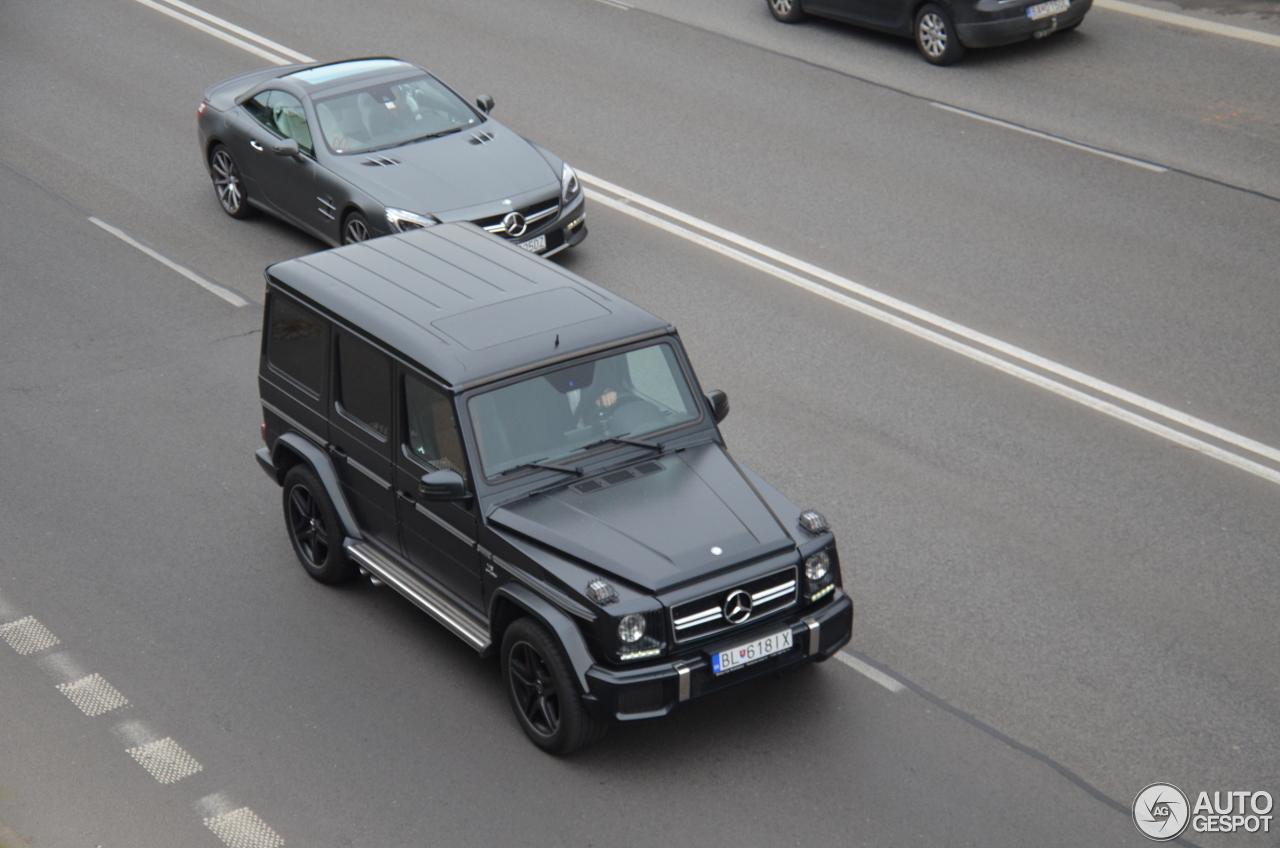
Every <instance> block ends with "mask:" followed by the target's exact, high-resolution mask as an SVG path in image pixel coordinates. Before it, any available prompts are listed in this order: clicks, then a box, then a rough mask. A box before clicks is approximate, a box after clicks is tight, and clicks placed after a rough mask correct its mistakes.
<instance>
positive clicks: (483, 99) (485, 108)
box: [476, 94, 493, 115]
mask: <svg viewBox="0 0 1280 848" xmlns="http://www.w3.org/2000/svg"><path fill="white" fill-rule="evenodd" d="M476 107H477V108H479V110H480V111H481V112H484V113H485V114H486V115H487V114H489V113H490V112H492V111H493V98H492V97H490V96H489V95H487V94H482V95H480V96H479V97H477V98H476Z"/></svg>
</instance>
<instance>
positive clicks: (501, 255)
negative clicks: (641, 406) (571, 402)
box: [266, 223, 674, 388]
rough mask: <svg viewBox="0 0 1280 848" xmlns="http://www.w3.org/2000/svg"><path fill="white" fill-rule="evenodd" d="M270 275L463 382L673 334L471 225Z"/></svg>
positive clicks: (293, 264) (298, 263)
mask: <svg viewBox="0 0 1280 848" xmlns="http://www.w3.org/2000/svg"><path fill="white" fill-rule="evenodd" d="M266 274H267V280H268V283H269V284H275V285H279V286H280V287H281V288H283V289H286V290H288V291H290V292H292V293H294V294H297V295H299V296H300V297H301V298H303V299H304V300H308V301H311V302H312V303H314V304H315V305H317V306H319V307H320V308H321V309H322V310H324V311H326V312H328V313H330V314H332V315H334V316H336V317H339V318H340V319H341V320H343V321H345V322H347V323H349V324H351V325H353V326H355V327H358V328H359V329H361V330H363V331H364V332H365V333H367V334H368V335H369V336H370V337H372V338H373V339H375V340H377V341H379V342H381V343H382V344H384V345H387V346H389V347H391V348H394V349H395V350H396V351H398V352H399V353H401V354H403V355H404V356H406V357H408V358H409V359H412V360H414V361H415V362H417V363H418V364H419V365H421V366H422V367H424V368H426V369H427V370H429V371H431V372H432V373H434V374H435V375H436V376H437V377H439V378H440V379H441V380H443V381H444V382H446V383H448V384H449V385H451V386H454V387H458V388H462V387H466V386H470V385H474V384H476V383H479V382H483V381H485V380H488V379H492V378H494V377H497V376H499V375H502V374H506V373H515V372H517V371H524V370H529V369H531V368H536V367H538V366H541V365H545V364H548V363H551V362H554V361H556V360H560V359H567V358H569V357H571V356H576V355H580V354H582V353H585V352H588V351H592V350H596V349H600V348H604V347H612V346H614V345H617V344H620V343H624V342H627V341H631V340H634V339H638V338H643V337H646V336H654V335H659V334H663V333H668V332H673V331H674V328H673V327H672V326H671V325H670V324H668V323H667V322H666V321H663V320H662V319H661V318H658V317H657V316H656V315H653V314H651V313H649V312H646V311H645V310H643V309H641V308H640V307H638V306H636V305H635V304H633V303H631V302H630V301H627V300H623V299H622V298H621V297H618V296H617V295H615V294H612V293H610V292H607V291H605V290H604V289H602V288H600V287H599V286H596V285H594V284H592V283H590V282H588V281H587V280H584V279H583V278H582V277H579V276H578V275H577V274H574V273H573V272H571V271H566V270H565V269H563V268H561V267H559V266H557V265H554V264H552V263H551V262H549V261H547V260H545V259H541V258H539V257H537V256H534V255H533V254H531V253H528V252H527V251H525V250H522V249H521V248H519V247H517V246H515V245H512V244H508V243H507V242H504V241H501V240H499V239H497V238H495V237H493V236H490V235H489V234H487V233H485V232H483V231H482V230H480V229H479V228H478V227H476V226H475V225H473V224H463V223H458V224H440V225H438V226H435V227H430V228H427V229H418V230H411V231H409V232H407V233H400V234H398V235H393V236H385V237H383V238H378V239H373V240H371V241H367V242H361V243H360V244H353V245H348V246H346V247H340V248H337V249H334V250H326V251H324V252H322V253H315V254H312V255H310V256H302V257H299V258H298V259H290V260H288V261H287V262H280V263H278V264H276V265H272V266H271V267H269V268H267V271H266Z"/></svg>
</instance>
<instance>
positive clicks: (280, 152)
mask: <svg viewBox="0 0 1280 848" xmlns="http://www.w3.org/2000/svg"><path fill="white" fill-rule="evenodd" d="M271 149H272V150H274V151H275V154H276V155H277V156H297V155H298V142H297V141H295V140H294V139H292V138H282V139H280V140H279V141H277V142H275V143H274V144H272V145H271Z"/></svg>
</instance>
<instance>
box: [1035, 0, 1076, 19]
mask: <svg viewBox="0 0 1280 848" xmlns="http://www.w3.org/2000/svg"><path fill="white" fill-rule="evenodd" d="M1070 8H1071V0H1049V2H1047V3H1037V4H1035V5H1034V6H1028V7H1027V17H1028V18H1030V19H1031V20H1033V21H1038V20H1040V19H1041V18H1047V17H1049V16H1050V15H1061V14H1062V13H1063V12H1065V11H1067V9H1070Z"/></svg>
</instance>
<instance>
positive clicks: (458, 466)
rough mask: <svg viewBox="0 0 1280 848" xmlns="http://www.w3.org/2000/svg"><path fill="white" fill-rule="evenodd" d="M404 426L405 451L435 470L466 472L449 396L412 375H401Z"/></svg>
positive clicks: (456, 420) (456, 423)
mask: <svg viewBox="0 0 1280 848" xmlns="http://www.w3.org/2000/svg"><path fill="white" fill-rule="evenodd" d="M404 405H405V419H406V423H407V425H408V426H406V428H405V437H406V441H407V442H408V444H409V452H410V453H412V454H413V455H414V456H415V457H417V458H418V459H420V460H422V461H423V462H425V463H427V464H428V465H431V466H432V467H434V468H436V469H437V470H439V469H442V468H449V469H452V470H454V471H456V472H458V473H459V474H461V475H462V477H463V479H464V480H465V479H466V476H467V464H466V461H465V459H464V458H463V455H462V438H461V437H460V436H459V435H458V419H457V418H456V416H455V415H454V412H453V403H452V402H451V401H450V400H449V396H448V395H446V394H445V393H443V392H441V391H439V390H438V389H436V388H434V387H432V386H430V385H428V384H427V383H424V382H423V381H421V380H419V379H417V378H416V377H411V376H408V375H406V376H405V378H404Z"/></svg>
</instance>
